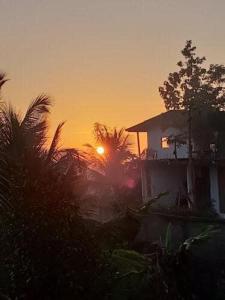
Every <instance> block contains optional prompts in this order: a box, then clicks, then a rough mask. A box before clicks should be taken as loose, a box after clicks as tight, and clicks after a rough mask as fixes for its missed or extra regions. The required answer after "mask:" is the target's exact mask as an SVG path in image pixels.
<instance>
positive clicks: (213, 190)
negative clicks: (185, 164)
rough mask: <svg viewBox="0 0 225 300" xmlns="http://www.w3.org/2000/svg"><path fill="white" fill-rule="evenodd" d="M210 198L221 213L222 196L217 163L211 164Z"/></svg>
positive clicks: (216, 209)
mask: <svg viewBox="0 0 225 300" xmlns="http://www.w3.org/2000/svg"><path fill="white" fill-rule="evenodd" d="M209 172H210V198H211V201H212V206H213V208H214V209H215V211H216V212H217V213H220V196H219V183H218V170H217V166H216V165H212V166H210V169H209Z"/></svg>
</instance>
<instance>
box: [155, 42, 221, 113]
mask: <svg viewBox="0 0 225 300" xmlns="http://www.w3.org/2000/svg"><path fill="white" fill-rule="evenodd" d="M181 53H182V55H183V57H184V60H183V61H179V62H178V63H177V66H178V67H179V70H178V71H175V72H173V73H170V74H169V76H168V80H166V81H164V83H163V85H162V86H161V87H159V93H160V95H161V97H162V98H163V100H164V103H165V107H166V109H167V110H176V109H185V110H188V109H190V108H199V109H201V108H205V109H206V110H207V109H216V110H224V109H225V67H224V65H220V64H211V65H210V66H209V67H208V68H207V67H205V66H204V65H205V61H206V58H205V57H199V56H197V55H196V47H195V46H193V45H192V41H191V40H189V41H187V42H186V45H185V47H184V49H183V50H182V51H181Z"/></svg>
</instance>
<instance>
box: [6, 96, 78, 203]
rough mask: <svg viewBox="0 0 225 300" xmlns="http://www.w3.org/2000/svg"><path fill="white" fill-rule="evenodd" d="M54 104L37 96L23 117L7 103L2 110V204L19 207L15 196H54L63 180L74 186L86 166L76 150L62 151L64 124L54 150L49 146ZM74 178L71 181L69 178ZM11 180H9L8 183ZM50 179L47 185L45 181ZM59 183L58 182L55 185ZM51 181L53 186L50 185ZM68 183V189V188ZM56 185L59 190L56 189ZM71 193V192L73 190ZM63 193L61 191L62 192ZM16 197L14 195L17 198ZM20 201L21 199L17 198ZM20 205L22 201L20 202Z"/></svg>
mask: <svg viewBox="0 0 225 300" xmlns="http://www.w3.org/2000/svg"><path fill="white" fill-rule="evenodd" d="M50 106H51V101H50V99H49V98H48V97H47V96H45V95H41V96H39V97H37V98H36V99H35V100H34V101H33V102H32V103H31V105H30V106H29V107H28V109H27V112H26V113H25V116H24V117H23V118H21V117H20V115H19V114H17V113H16V112H15V110H14V109H13V108H12V107H11V106H7V105H6V104H3V105H2V107H1V110H0V162H1V169H0V172H1V174H0V190H1V193H0V195H2V199H1V200H2V203H1V204H2V205H3V204H4V205H6V203H7V204H8V205H9V204H10V205H12V202H14V203H13V204H14V205H15V197H14V196H15V194H17V195H18V194H19V193H18V192H21V197H22V198H27V197H30V191H31V189H32V193H33V195H32V197H33V196H34V192H35V191H36V192H37V194H38V193H39V194H40V193H41V192H42V193H43V194H47V190H48V192H49V193H50V190H51V191H52V193H53V194H55V193H56V191H57V188H58V189H59V188H60V189H61V190H63V189H62V187H59V186H57V185H56V183H59V180H62V178H63V179H64V181H65V182H66V180H67V182H70V181H71V184H72V181H73V179H74V178H75V177H76V176H77V175H78V174H79V173H80V168H81V167H82V164H81V161H80V159H79V153H78V151H77V150H75V149H60V148H59V146H58V143H59V140H60V133H61V130H62V127H63V124H64V123H60V124H59V125H58V127H57V129H56V132H55V134H54V136H53V139H52V142H51V144H50V147H49V148H48V147H47V146H46V143H47V130H48V119H47V117H48V114H49V112H50ZM68 177H70V178H68ZM6 178H7V180H6ZM44 180H46V182H44ZM54 181H55V182H54ZM50 182H51V184H50ZM65 182H64V186H66V184H65ZM53 186H55V189H54V188H53ZM70 191H71V189H70ZM58 192H59V191H58ZM13 194H14V196H13ZM16 198H18V197H16ZM17 203H18V201H17Z"/></svg>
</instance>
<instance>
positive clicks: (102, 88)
mask: <svg viewBox="0 0 225 300" xmlns="http://www.w3.org/2000/svg"><path fill="white" fill-rule="evenodd" d="M224 19H225V1H224V0H215V1H209V0H198V1H196V0H195V1H192V0H189V1H184V0H155V1H154V0H111V1H110V0H0V39H1V42H0V70H2V71H4V72H6V73H7V74H8V77H9V78H10V79H11V80H10V82H8V83H7V84H6V85H5V87H4V90H3V97H4V99H5V100H7V101H10V102H11V103H12V104H13V105H15V106H16V107H17V108H18V110H19V111H21V112H23V111H24V110H25V108H26V107H27V105H28V104H29V102H30V101H31V100H32V99H33V98H35V97H36V96H37V95H39V94H40V93H47V94H48V95H50V96H51V97H52V99H53V100H54V106H53V109H52V114H51V117H50V121H51V130H53V129H54V128H55V127H56V125H57V123H58V122H60V121H62V120H66V121H67V123H66V125H65V128H64V131H63V139H62V143H63V144H64V145H66V146H75V147H80V146H81V145H82V144H84V143H87V142H92V138H91V133H92V127H93V123H94V122H96V121H98V122H102V123H105V124H107V125H110V126H119V127H120V126H124V127H129V126H131V125H134V124H135V123H137V122H141V121H143V120H144V119H148V118H149V117H151V116H153V115H155V114H158V113H160V112H162V111H163V110H164V106H163V102H162V100H161V98H160V96H159V94H158V87H159V85H160V84H161V83H162V82H163V81H164V80H165V79H166V78H167V75H168V73H169V72H170V71H174V70H175V69H176V62H177V61H178V60H179V59H180V50H181V49H182V48H183V46H184V44H185V41H186V40H187V39H192V40H193V42H194V44H196V45H197V47H198V53H199V55H205V56H206V57H207V61H208V62H209V63H223V64H224V63H225V29H224ZM50 134H52V131H51V132H50Z"/></svg>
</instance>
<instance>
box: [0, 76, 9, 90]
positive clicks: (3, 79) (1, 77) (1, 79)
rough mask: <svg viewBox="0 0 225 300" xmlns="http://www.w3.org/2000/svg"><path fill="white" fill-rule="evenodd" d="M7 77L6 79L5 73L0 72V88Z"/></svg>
mask: <svg viewBox="0 0 225 300" xmlns="http://www.w3.org/2000/svg"><path fill="white" fill-rule="evenodd" d="M8 80H9V79H6V74H5V73H0V90H1V88H2V86H3V84H5V83H6V82H7V81H8Z"/></svg>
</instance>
